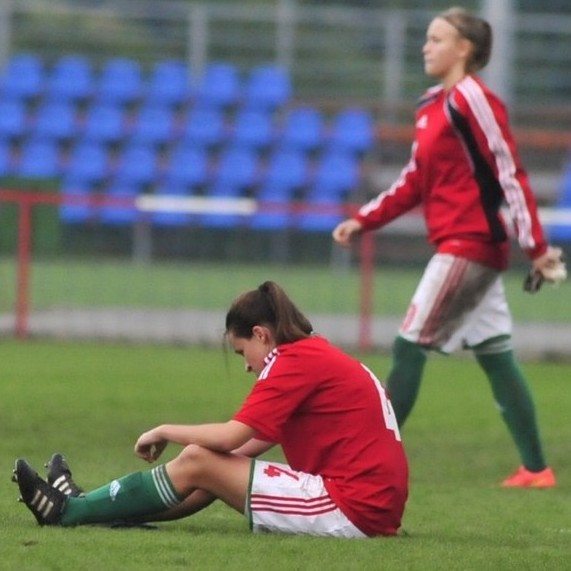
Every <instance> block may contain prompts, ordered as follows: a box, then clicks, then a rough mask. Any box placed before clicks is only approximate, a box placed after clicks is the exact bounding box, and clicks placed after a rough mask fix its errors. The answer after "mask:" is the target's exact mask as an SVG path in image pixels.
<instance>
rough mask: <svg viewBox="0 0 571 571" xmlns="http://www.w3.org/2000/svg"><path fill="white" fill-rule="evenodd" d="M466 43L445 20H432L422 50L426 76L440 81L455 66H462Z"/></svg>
mask: <svg viewBox="0 0 571 571" xmlns="http://www.w3.org/2000/svg"><path fill="white" fill-rule="evenodd" d="M466 41H467V40H465V39H464V38H462V37H461V36H460V34H459V33H458V30H456V28H454V26H452V24H449V23H448V22H447V21H446V20H443V19H442V18H435V19H434V20H432V22H431V23H430V25H429V26H428V30H427V32H426V42H425V44H424V46H423V48H422V54H423V56H424V72H425V73H426V75H428V76H430V77H436V78H438V79H442V78H444V77H446V76H447V75H448V74H449V73H450V72H451V71H452V70H453V69H454V68H455V67H456V66H458V65H463V64H464V57H465V50H466Z"/></svg>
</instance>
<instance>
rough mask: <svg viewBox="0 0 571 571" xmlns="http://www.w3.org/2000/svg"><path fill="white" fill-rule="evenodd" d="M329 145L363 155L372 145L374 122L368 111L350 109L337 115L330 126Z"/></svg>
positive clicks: (355, 108)
mask: <svg viewBox="0 0 571 571" xmlns="http://www.w3.org/2000/svg"><path fill="white" fill-rule="evenodd" d="M330 142H331V143H330V144H331V145H332V146H335V147H337V148H340V149H346V150H348V151H352V152H355V153H359V154H362V153H365V152H366V151H368V150H369V149H371V147H372V146H373V143H374V122H373V117H372V115H371V113H369V111H367V110H366V109H362V108H357V107H352V108H348V109H344V110H342V111H340V112H339V113H337V115H336V116H335V118H334V119H333V123H332V126H331V137H330Z"/></svg>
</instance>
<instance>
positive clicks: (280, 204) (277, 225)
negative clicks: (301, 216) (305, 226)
mask: <svg viewBox="0 0 571 571" xmlns="http://www.w3.org/2000/svg"><path fill="white" fill-rule="evenodd" d="M294 190H295V187H293V186H292V185H290V184H288V183H281V184H280V183H279V182H270V181H269V180H267V181H266V182H265V183H263V185H262V186H261V187H260V190H259V191H258V194H257V196H256V198H257V200H258V201H259V202H260V203H261V211H259V212H256V213H255V214H254V215H252V218H251V220H250V226H251V228H254V229H256V230H283V229H285V228H289V227H290V226H291V225H292V221H293V215H292V214H293V213H292V212H291V211H290V208H291V207H292V205H293V202H294V197H295V193H294Z"/></svg>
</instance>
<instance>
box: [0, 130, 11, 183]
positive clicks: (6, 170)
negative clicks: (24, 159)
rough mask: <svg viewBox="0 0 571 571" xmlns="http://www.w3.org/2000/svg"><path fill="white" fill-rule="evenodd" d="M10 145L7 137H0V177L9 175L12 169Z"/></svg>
mask: <svg viewBox="0 0 571 571" xmlns="http://www.w3.org/2000/svg"><path fill="white" fill-rule="evenodd" d="M13 168H14V167H13V161H12V147H11V145H10V141H8V140H7V139H0V177H3V176H10V175H11V174H12V170H13Z"/></svg>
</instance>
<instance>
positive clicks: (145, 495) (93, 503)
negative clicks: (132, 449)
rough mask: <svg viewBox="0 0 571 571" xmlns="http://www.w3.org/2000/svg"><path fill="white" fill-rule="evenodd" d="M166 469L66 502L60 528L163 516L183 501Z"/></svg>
mask: <svg viewBox="0 0 571 571" xmlns="http://www.w3.org/2000/svg"><path fill="white" fill-rule="evenodd" d="M182 499H183V498H182V497H180V496H179V494H178V493H177V492H176V490H175V489H174V487H173V485H172V482H171V481H170V478H169V477H168V474H167V471H166V468H165V465H164V464H162V465H161V466H157V467H156V468H153V469H152V470H150V471H147V472H135V473H133V474H129V475H127V476H124V477H122V478H120V479H119V480H113V481H112V482H110V483H109V484H107V485H105V486H102V487H101V488H98V489H96V490H94V491H92V492H89V493H88V494H86V495H85V496H80V497H74V498H69V499H68V500H67V503H66V506H65V509H64V512H63V514H62V519H61V521H60V524H61V525H64V526H71V525H82V524H86V523H110V522H114V521H122V520H129V519H132V518H138V517H141V516H145V515H151V514H156V513H160V512H163V511H165V510H167V509H169V508H171V507H173V506H176V505H177V504H179V503H180V502H181V501H182Z"/></svg>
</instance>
